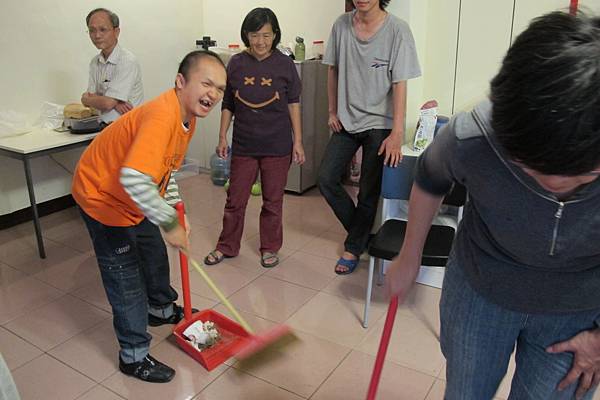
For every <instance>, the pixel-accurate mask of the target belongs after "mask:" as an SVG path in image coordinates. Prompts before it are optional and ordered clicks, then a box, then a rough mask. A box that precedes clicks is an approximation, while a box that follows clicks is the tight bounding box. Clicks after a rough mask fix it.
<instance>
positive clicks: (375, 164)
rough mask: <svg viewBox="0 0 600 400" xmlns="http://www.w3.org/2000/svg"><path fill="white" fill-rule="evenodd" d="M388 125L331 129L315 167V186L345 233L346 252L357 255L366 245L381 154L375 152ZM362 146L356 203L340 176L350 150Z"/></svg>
mask: <svg viewBox="0 0 600 400" xmlns="http://www.w3.org/2000/svg"><path fill="white" fill-rule="evenodd" d="M389 134H390V130H389V129H370V130H368V131H364V132H359V133H354V134H350V133H348V132H346V131H345V130H342V131H341V132H339V133H333V134H332V135H331V138H330V139H329V143H328V144H327V149H326V150H325V155H324V156H323V161H321V167H320V168H319V178H318V185H319V190H320V191H321V193H322V194H323V196H324V197H325V200H327V203H328V204H329V206H330V207H331V208H332V209H333V212H334V213H335V215H336V217H337V218H338V219H339V220H340V222H341V223H342V225H343V226H344V228H345V229H346V232H348V235H347V236H346V240H345V242H344V249H345V250H346V251H347V252H350V253H352V254H354V255H355V256H357V257H358V256H360V254H361V253H362V252H363V251H364V250H365V248H366V247H367V242H368V240H369V232H371V227H372V226H373V221H374V220H375V215H376V213H377V204H378V202H379V194H380V193H381V175H382V171H383V159H384V156H383V155H381V156H379V155H377V152H378V151H379V147H380V146H381V142H383V141H384V140H385V138H387V137H388V135H389ZM360 147H362V165H361V170H360V182H359V192H358V203H357V204H356V205H355V204H354V201H353V200H352V198H351V197H350V195H348V192H346V189H344V186H343V185H342V178H343V176H344V173H345V171H346V168H347V167H348V164H349V163H350V161H351V160H352V157H353V156H354V153H356V151H357V150H358V149H359V148H360Z"/></svg>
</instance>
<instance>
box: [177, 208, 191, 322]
mask: <svg viewBox="0 0 600 400" xmlns="http://www.w3.org/2000/svg"><path fill="white" fill-rule="evenodd" d="M175 209H176V210H177V215H178V216H179V224H180V225H181V226H182V227H183V229H185V207H184V205H183V201H180V202H179V203H177V204H175ZM179 267H180V269H181V288H182V289H183V317H184V318H185V320H186V321H189V320H190V319H191V318H192V299H191V297H190V272H189V270H188V260H187V257H186V256H185V254H183V252H182V251H180V252H179Z"/></svg>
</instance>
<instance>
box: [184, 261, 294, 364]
mask: <svg viewBox="0 0 600 400" xmlns="http://www.w3.org/2000/svg"><path fill="white" fill-rule="evenodd" d="M184 253H185V252H184ZM186 255H187V257H188V260H189V261H190V264H192V267H194V269H195V270H196V271H198V273H199V274H200V276H201V277H202V279H204V281H205V282H206V284H207V285H208V287H210V289H211V290H212V291H213V292H214V293H215V294H216V295H217V297H218V298H219V301H221V303H223V305H224V306H225V307H227V309H228V310H229V312H230V313H231V314H232V315H233V317H234V318H235V320H236V321H237V322H238V323H239V324H240V325H241V326H242V328H244V329H245V330H246V332H248V333H249V334H250V336H249V337H248V338H246V339H245V340H246V343H245V344H244V345H243V347H242V348H241V349H240V350H239V351H238V352H237V353H236V354H235V358H237V359H238V360H249V359H251V358H254V357H255V356H258V355H259V354H262V353H263V352H264V351H267V350H269V349H270V348H271V347H272V346H274V345H275V344H279V343H281V342H286V343H287V341H289V340H290V339H292V340H293V339H296V336H295V335H294V333H293V332H292V330H291V329H290V327H288V326H287V325H276V326H274V327H273V328H271V329H269V330H267V331H265V332H261V333H260V334H257V333H255V332H254V330H253V329H252V328H250V325H248V323H247V322H246V320H244V318H242V316H241V315H240V313H239V312H238V311H237V310H236V309H235V307H234V306H233V305H232V304H231V302H230V301H229V300H227V298H226V297H225V295H224V294H223V293H222V292H221V290H219V288H218V287H217V286H216V285H215V283H214V282H213V280H212V279H211V278H210V277H209V276H208V274H207V273H206V272H205V271H204V269H203V268H202V267H201V266H200V264H199V263H198V262H197V261H196V260H194V259H193V258H191V257H190V256H189V255H188V254H186Z"/></svg>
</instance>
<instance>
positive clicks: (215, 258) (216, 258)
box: [204, 249, 225, 265]
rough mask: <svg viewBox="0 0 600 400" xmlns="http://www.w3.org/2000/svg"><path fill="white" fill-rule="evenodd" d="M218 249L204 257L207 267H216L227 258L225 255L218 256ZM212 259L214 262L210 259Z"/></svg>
mask: <svg viewBox="0 0 600 400" xmlns="http://www.w3.org/2000/svg"><path fill="white" fill-rule="evenodd" d="M217 251H218V250H217V249H214V250H213V251H211V252H210V253H208V255H207V256H206V257H204V264H206V265H216V264H218V263H220V262H221V261H223V259H224V258H225V254H223V253H221V252H219V253H221V255H220V256H219V255H218V254H217ZM210 257H212V261H211V259H210Z"/></svg>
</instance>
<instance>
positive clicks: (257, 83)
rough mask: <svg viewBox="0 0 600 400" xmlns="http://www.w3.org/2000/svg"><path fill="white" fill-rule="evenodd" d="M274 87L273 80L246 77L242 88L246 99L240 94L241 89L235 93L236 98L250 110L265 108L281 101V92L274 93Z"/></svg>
mask: <svg viewBox="0 0 600 400" xmlns="http://www.w3.org/2000/svg"><path fill="white" fill-rule="evenodd" d="M259 79H260V80H259ZM272 86H273V78H269V77H262V76H261V77H256V76H244V82H243V85H242V87H241V89H242V91H243V93H244V97H242V95H241V94H240V89H237V90H236V91H235V98H236V99H238V100H239V101H240V102H242V103H243V104H245V105H246V106H248V107H250V108H253V109H259V108H264V107H266V106H268V105H269V104H271V103H274V102H275V101H278V100H280V95H279V91H277V90H275V91H273V88H272Z"/></svg>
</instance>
